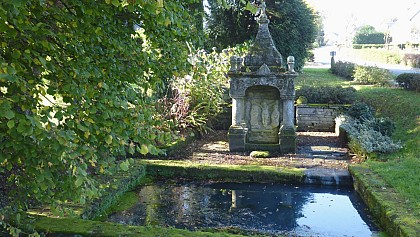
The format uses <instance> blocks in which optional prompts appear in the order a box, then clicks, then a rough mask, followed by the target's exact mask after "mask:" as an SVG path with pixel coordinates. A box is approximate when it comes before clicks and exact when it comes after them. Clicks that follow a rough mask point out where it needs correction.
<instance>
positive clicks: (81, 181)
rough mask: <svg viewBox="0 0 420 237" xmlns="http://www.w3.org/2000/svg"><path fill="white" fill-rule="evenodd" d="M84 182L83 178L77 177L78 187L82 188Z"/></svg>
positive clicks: (76, 183)
mask: <svg viewBox="0 0 420 237" xmlns="http://www.w3.org/2000/svg"><path fill="white" fill-rule="evenodd" d="M83 181H84V178H83V177H82V176H79V177H77V179H76V181H75V182H74V184H75V185H76V187H80V185H82V183H83Z"/></svg>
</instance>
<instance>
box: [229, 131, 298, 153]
mask: <svg viewBox="0 0 420 237" xmlns="http://www.w3.org/2000/svg"><path fill="white" fill-rule="evenodd" d="M247 133H248V131H247V129H246V128H243V127H242V126H234V125H232V126H230V128H229V132H228V138H229V150H230V151H232V152H245V151H271V152H276V153H281V154H287V153H296V131H295V130H294V129H293V128H289V129H281V130H280V133H279V143H251V142H249V141H247V135H249V134H247Z"/></svg>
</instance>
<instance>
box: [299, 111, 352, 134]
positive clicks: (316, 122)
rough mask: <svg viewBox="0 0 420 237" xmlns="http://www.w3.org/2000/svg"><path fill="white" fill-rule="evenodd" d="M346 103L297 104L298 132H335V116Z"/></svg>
mask: <svg viewBox="0 0 420 237" xmlns="http://www.w3.org/2000/svg"><path fill="white" fill-rule="evenodd" d="M343 108H344V105H297V106H296V125H297V131H298V132H335V118H336V117H337V116H338V115H339V114H340V113H341V111H343Z"/></svg>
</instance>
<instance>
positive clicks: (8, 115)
mask: <svg viewBox="0 0 420 237" xmlns="http://www.w3.org/2000/svg"><path fill="white" fill-rule="evenodd" d="M3 116H4V117H5V118H7V119H12V118H14V117H15V113H14V112H13V111H12V110H6V111H4V113H3Z"/></svg>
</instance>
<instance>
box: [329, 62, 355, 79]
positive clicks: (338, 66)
mask: <svg viewBox="0 0 420 237" xmlns="http://www.w3.org/2000/svg"><path fill="white" fill-rule="evenodd" d="M355 67H356V64H354V63H351V62H342V61H337V62H335V63H334V64H333V65H332V66H331V72H332V73H333V74H335V75H337V76H340V77H344V78H346V79H347V80H349V81H352V80H353V78H354V77H353V74H354V68H355Z"/></svg>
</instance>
